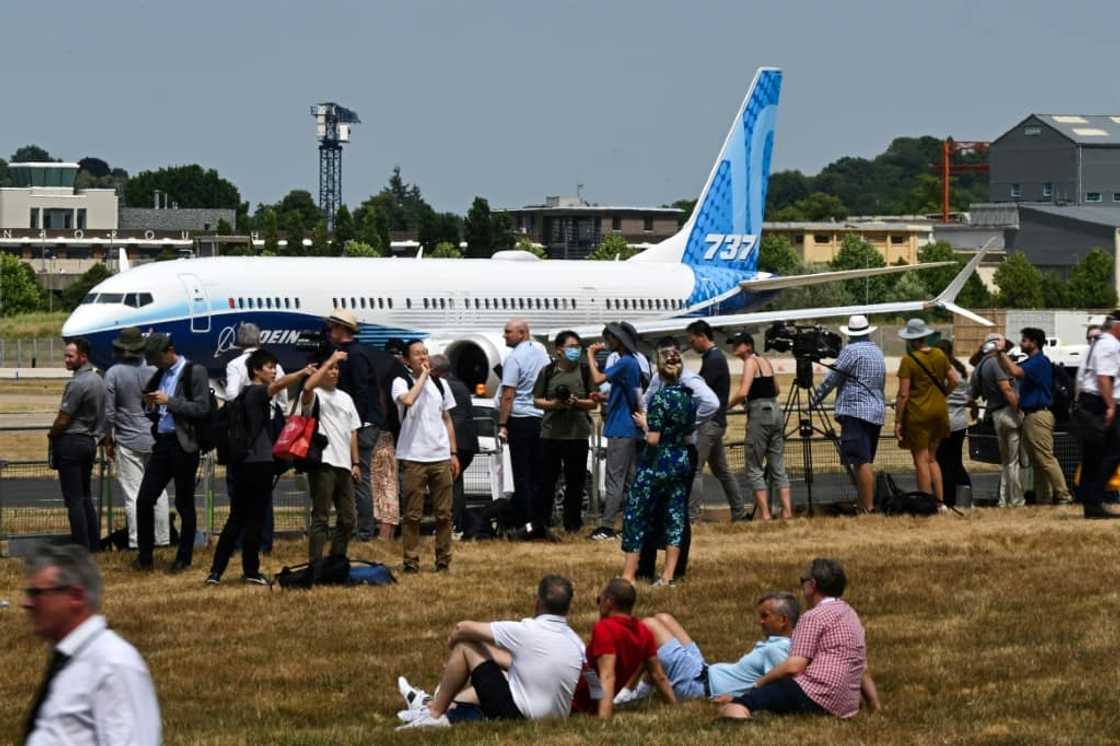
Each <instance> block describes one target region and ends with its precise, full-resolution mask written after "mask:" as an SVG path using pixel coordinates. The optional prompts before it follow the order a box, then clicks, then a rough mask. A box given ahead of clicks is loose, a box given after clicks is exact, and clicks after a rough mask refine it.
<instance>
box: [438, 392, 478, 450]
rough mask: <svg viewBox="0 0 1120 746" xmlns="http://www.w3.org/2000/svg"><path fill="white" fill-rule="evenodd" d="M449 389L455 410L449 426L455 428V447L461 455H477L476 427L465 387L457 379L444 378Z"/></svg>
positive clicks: (469, 396)
mask: <svg viewBox="0 0 1120 746" xmlns="http://www.w3.org/2000/svg"><path fill="white" fill-rule="evenodd" d="M443 382H444V383H445V384H447V385H448V386H450V387H451V396H452V397H453V398H454V399H455V408H454V409H452V410H451V424H453V425H454V426H455V446H456V448H458V449H459V450H460V451H461V452H463V453H478V425H477V424H476V423H475V421H474V405H473V404H472V403H471V392H470V390H468V389H467V385H466V384H465V383H463V382H462V381H460V380H459V379H457V378H445V379H443Z"/></svg>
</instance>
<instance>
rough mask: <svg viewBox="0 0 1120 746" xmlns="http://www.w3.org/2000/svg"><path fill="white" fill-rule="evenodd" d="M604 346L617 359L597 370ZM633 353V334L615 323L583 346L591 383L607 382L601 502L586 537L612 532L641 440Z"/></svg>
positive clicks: (598, 537) (637, 372)
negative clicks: (598, 340) (596, 523)
mask: <svg viewBox="0 0 1120 746" xmlns="http://www.w3.org/2000/svg"><path fill="white" fill-rule="evenodd" d="M607 347H610V349H611V351H612V352H615V353H617V354H618V361H617V362H615V363H614V364H613V365H611V366H610V367H608V368H607V369H606V370H605V371H601V370H600V369H599V361H598V359H597V357H596V356H597V355H598V353H599V352H600V351H601V350H603V349H605V348H607ZM637 353H638V338H637V336H636V335H633V334H631V333H630V331H629V330H628V329H626V328H625V327H624V326H622V325H621V324H616V323H612V324H607V326H606V328H604V329H603V342H601V343H596V344H593V345H591V346H590V347H588V348H587V365H588V368H589V370H590V371H591V383H592V384H593V385H595V386H600V385H602V384H604V383H609V384H610V393H609V394H608V398H607V410H606V415H605V416H604V417H603V437H604V438H606V439H607V458H606V480H605V485H604V490H603V492H604V503H603V510H602V515H601V516H600V518H599V527H598V528H596V529H595V530H594V531H593V532H592V533H591V537H590V538H592V539H595V540H603V539H611V538H614V536H615V530H614V525H615V521H616V520H617V519H618V517H619V516H620V515H621V513H622V505H623V500H624V499H625V497H626V490H627V487H628V485H630V483H631V481H632V480H633V477H634V471H635V468H636V467H637V463H638V451H639V446H640V444H641V443H642V441H643V434H642V431H641V430H639V429H638V426H637V425H635V424H634V419H633V415H634V414H635V413H636V412H638V411H640V410H641V406H642V405H641V398H640V396H641V394H640V392H641V385H642V372H641V366H640V365H639V364H638V359H637V357H636V356H637Z"/></svg>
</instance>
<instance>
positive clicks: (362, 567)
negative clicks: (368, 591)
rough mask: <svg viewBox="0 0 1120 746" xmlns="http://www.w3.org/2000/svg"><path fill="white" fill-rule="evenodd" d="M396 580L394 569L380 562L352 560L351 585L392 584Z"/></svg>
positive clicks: (349, 582)
mask: <svg viewBox="0 0 1120 746" xmlns="http://www.w3.org/2000/svg"><path fill="white" fill-rule="evenodd" d="M396 582H397V579H396V578H395V577H393V571H392V570H390V569H389V568H388V567H386V566H385V565H383V564H381V563H380V562H367V561H365V560H350V578H349V581H348V584H349V585H392V584H393V583H396Z"/></svg>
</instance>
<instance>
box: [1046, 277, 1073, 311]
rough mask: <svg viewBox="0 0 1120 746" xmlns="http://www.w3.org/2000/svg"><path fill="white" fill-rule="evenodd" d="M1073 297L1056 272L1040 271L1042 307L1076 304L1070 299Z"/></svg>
mask: <svg viewBox="0 0 1120 746" xmlns="http://www.w3.org/2000/svg"><path fill="white" fill-rule="evenodd" d="M1075 297H1076V296H1074V295H1073V294H1072V293H1071V292H1070V289H1069V288H1068V287H1067V286H1066V283H1065V282H1063V281H1062V278H1061V277H1059V276H1058V275H1057V274H1055V273H1053V272H1043V273H1042V306H1043V308H1069V307H1070V306H1073V305H1076V304H1075V303H1073V302H1072V301H1071V298H1075Z"/></svg>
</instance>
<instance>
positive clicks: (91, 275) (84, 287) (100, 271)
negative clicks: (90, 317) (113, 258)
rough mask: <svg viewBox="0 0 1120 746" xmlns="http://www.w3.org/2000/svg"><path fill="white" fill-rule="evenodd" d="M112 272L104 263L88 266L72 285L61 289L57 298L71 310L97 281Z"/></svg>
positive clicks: (100, 280) (106, 277)
mask: <svg viewBox="0 0 1120 746" xmlns="http://www.w3.org/2000/svg"><path fill="white" fill-rule="evenodd" d="M112 275H113V273H112V272H110V271H109V268H108V267H106V266H105V265H104V264H101V263H98V264H95V265H93V266H92V267H90V268H89V269H88V270H86V271H85V273H84V274H83V275H82V276H81V277H79V278H78V279H77V280H76V281H75V282H74V284H73V285H71V286H70V287H68V288H66V289H65V290H63V291H62V293H61V295H60V296H59V300H60V302H61V303H62V307H63V308H65V309H66V310H67V311H72V310H73V309H75V308H77V307H78V304H79V303H81V302H82V298H84V297H86V294H87V293H88V292H89V291H90V290H91V289H92V288H93V287H94V286H95V285H97V284H98V283H100V282H102V281H103V280H106V279H108V278H109V277H112Z"/></svg>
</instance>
